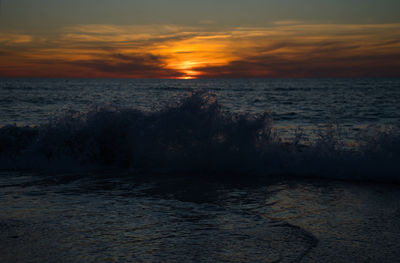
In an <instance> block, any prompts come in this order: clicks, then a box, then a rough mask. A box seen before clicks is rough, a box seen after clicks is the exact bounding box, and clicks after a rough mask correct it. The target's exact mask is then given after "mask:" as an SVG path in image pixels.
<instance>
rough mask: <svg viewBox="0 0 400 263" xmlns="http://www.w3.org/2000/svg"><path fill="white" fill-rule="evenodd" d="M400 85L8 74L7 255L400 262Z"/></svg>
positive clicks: (20, 258)
mask: <svg viewBox="0 0 400 263" xmlns="http://www.w3.org/2000/svg"><path fill="white" fill-rule="evenodd" d="M399 164H400V79H398V78H387V79H382V78H377V79H367V78H365V79H363V78H358V79H235V80H224V79H220V80H128V79H40V78H36V79H9V78H0V233H1V234H0V262H56V261H57V262H394V261H396V260H397V259H398V258H399V256H400V252H399V251H400V246H399V244H400V243H399V240H400V220H399V218H400V217H399V216H400V199H399V197H400V187H399V185H398V183H399V181H400V165H399Z"/></svg>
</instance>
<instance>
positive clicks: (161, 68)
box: [0, 21, 400, 79]
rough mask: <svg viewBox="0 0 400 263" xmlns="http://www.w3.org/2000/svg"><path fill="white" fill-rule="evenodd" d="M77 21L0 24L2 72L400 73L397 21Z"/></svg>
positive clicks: (184, 75) (148, 75)
mask: <svg viewBox="0 0 400 263" xmlns="http://www.w3.org/2000/svg"><path fill="white" fill-rule="evenodd" d="M208 28H209V27H207V26H201V25H199V26H192V27H189V26H176V25H141V26H117V25H107V24H104V25H99V24H89V25H78V26H71V27H63V28H60V29H58V30H57V33H55V34H49V35H40V34H36V35H35V34H30V33H26V32H15V31H14V32H4V31H3V32H0V76H3V77H93V78H97V77H111V78H181V79H191V78H220V77H227V78H241V77H357V76H371V77H373V76H400V24H367V25H365V24H364V25H357V24H307V23H302V22H301V21H277V22H275V23H274V24H272V25H271V26H269V27H231V28H223V29H218V30H217V29H214V30H208Z"/></svg>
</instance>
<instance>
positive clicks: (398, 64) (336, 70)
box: [195, 53, 400, 78]
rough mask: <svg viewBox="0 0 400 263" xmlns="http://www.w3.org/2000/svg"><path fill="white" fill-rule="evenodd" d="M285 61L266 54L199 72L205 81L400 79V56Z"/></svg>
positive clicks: (357, 56)
mask: <svg viewBox="0 0 400 263" xmlns="http://www.w3.org/2000/svg"><path fill="white" fill-rule="evenodd" d="M319 55H320V54H319V53H315V54H314V56H311V57H294V58H291V59H289V58H285V57H282V56H277V55H264V56H259V57H251V58H247V59H243V60H237V61H233V62H231V63H229V64H228V65H225V66H216V67H215V66H214V67H202V68H196V69H195V70H196V71H198V72H200V76H199V77H201V78H248V77H261V78H262V77H266V78H268V77H385V76H388V77H389V76H400V54H399V55H354V56H346V57H335V56H319Z"/></svg>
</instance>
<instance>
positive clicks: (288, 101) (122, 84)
mask: <svg viewBox="0 0 400 263" xmlns="http://www.w3.org/2000/svg"><path fill="white" fill-rule="evenodd" d="M198 89H205V90H207V91H209V92H211V93H213V94H215V95H216V96H217V99H218V101H219V102H220V104H221V105H222V106H223V108H224V109H226V110H229V111H233V112H248V113H259V112H263V111H265V110H270V111H271V112H272V115H273V118H274V121H275V124H282V125H283V124H285V125H291V126H293V125H300V126H308V125H321V124H326V122H327V121H329V120H337V121H339V122H340V123H341V124H343V125H346V126H358V125H370V124H389V125H394V124H397V125H398V124H399V123H400V104H399V101H400V79H398V78H391V79H381V78H377V79H362V78H361V79H265V80H263V79H261V80H258V79H243V80H237V79H235V80H228V79H226V80H128V79H6V78H2V79H0V112H1V113H2V114H1V119H0V124H1V125H2V126H4V125H6V124H14V123H17V124H20V125H37V124H40V123H46V122H47V121H48V120H49V118H50V117H53V116H54V115H57V114H59V113H60V112H62V111H65V110H67V109H74V110H79V111H85V110H89V109H90V107H91V106H92V105H93V104H95V105H98V104H101V103H108V104H111V105H115V106H125V107H127V106H129V107H134V108H137V109H141V110H153V109H154V108H159V107H164V106H165V105H166V104H168V103H170V102H173V101H177V100H179V99H180V98H182V97H184V96H186V95H187V94H188V93H189V92H192V91H193V90H198Z"/></svg>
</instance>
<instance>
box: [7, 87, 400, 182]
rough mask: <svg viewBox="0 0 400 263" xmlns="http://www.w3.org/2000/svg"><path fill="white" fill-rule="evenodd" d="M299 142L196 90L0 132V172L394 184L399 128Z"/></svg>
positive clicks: (267, 117) (331, 133)
mask: <svg viewBox="0 0 400 263" xmlns="http://www.w3.org/2000/svg"><path fill="white" fill-rule="evenodd" d="M300 137H301V136H300V134H295V135H294V136H293V138H292V139H291V140H283V139H282V138H280V137H279V134H278V133H277V132H276V131H275V130H274V128H273V120H272V117H271V114H270V113H269V112H264V113H260V114H239V113H232V112H228V111H224V110H222V109H221V106H220V105H219V104H218V102H217V100H216V97H215V95H213V94H209V93H205V92H197V93H193V94H191V95H190V96H188V97H187V98H185V99H183V100H182V101H181V102H180V103H178V104H176V105H170V106H168V107H165V108H164V109H161V110H154V111H152V112H145V111H140V110H136V109H133V108H118V107H113V106H101V107H93V109H92V110H90V111H88V112H85V113H83V112H76V111H68V112H66V113H65V114H64V115H63V116H62V117H58V118H56V119H54V120H51V121H50V122H49V123H47V124H45V125H40V126H36V127H17V126H5V127H2V128H0V168H1V169H71V170H79V169H92V168H104V167H112V168H118V169H129V170H130V171H132V173H138V174H212V175H246V176H250V175H263V176H271V175H300V176H318V177H331V178H340V179H369V180H379V181H400V166H399V165H398V164H399V163H400V136H399V133H398V129H393V130H392V131H386V132H378V131H375V130H373V129H371V130H369V131H368V132H367V135H363V136H359V138H358V139H357V140H355V141H353V144H352V145H353V146H351V147H349V146H348V144H346V143H345V142H344V139H343V138H341V137H340V136H339V135H338V129H336V128H335V127H334V126H331V127H330V128H329V129H326V130H325V132H324V133H323V134H321V135H320V136H319V138H317V139H315V140H313V142H312V143H309V144H307V145H305V144H303V143H302V142H301V139H300Z"/></svg>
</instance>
